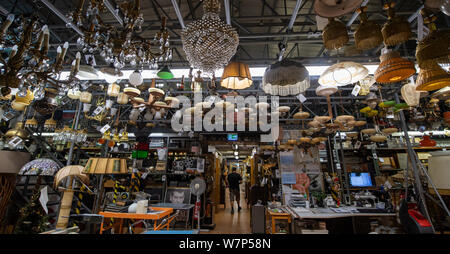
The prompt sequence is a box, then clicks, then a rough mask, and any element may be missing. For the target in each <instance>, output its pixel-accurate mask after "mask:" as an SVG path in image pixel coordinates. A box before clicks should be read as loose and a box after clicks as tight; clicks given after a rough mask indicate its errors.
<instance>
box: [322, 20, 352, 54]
mask: <svg viewBox="0 0 450 254" xmlns="http://www.w3.org/2000/svg"><path fill="white" fill-rule="evenodd" d="M322 38H323V45H324V47H325V48H326V49H328V50H333V49H340V48H341V47H342V46H344V45H345V44H346V43H347V42H348V40H349V38H348V33H347V27H346V26H345V24H344V23H342V22H341V21H338V20H335V19H334V18H329V19H328V25H326V26H325V28H324V29H323V32H322Z"/></svg>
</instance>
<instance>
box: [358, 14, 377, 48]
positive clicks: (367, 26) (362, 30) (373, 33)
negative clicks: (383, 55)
mask: <svg viewBox="0 0 450 254" xmlns="http://www.w3.org/2000/svg"><path fill="white" fill-rule="evenodd" d="M366 10H367V7H366V6H364V7H361V8H359V9H358V10H357V12H358V13H360V14H359V17H360V18H361V23H360V24H359V26H358V28H357V29H356V31H355V44H356V48H357V49H360V50H368V49H372V48H375V47H376V46H378V45H380V44H381V43H382V42H383V35H382V34H381V27H380V26H379V25H378V24H377V23H375V22H373V21H369V20H368V19H367V15H366V13H365V11H366Z"/></svg>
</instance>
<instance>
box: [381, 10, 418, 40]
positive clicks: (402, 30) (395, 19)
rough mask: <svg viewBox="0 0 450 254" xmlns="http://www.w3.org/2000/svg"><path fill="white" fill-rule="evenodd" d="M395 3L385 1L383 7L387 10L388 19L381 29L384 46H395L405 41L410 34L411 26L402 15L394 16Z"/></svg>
mask: <svg viewBox="0 0 450 254" xmlns="http://www.w3.org/2000/svg"><path fill="white" fill-rule="evenodd" d="M394 6H395V3H386V4H385V5H384V9H385V10H387V11H388V21H387V22H386V23H385V24H384V26H383V28H382V29H381V33H382V34H383V41H384V44H385V45H386V46H395V45H398V44H401V43H404V42H406V41H407V40H409V38H410V37H411V36H412V32H411V27H410V24H409V22H408V21H407V20H405V19H404V18H403V17H399V16H395V11H394Z"/></svg>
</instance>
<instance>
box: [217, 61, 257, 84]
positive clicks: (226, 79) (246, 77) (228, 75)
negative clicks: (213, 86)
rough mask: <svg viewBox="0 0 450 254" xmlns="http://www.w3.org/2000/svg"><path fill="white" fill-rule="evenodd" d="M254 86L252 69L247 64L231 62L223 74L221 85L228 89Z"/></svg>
mask: <svg viewBox="0 0 450 254" xmlns="http://www.w3.org/2000/svg"><path fill="white" fill-rule="evenodd" d="M252 84H253V80H252V76H251V74H250V69H249V67H248V65H247V64H245V63H240V62H230V63H229V64H228V65H227V66H225V69H224V70H223V74H222V81H221V82H220V85H221V86H223V87H225V88H227V89H245V88H248V87H250V86H251V85H252Z"/></svg>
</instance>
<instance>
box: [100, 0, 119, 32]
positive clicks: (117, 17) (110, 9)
mask: <svg viewBox="0 0 450 254" xmlns="http://www.w3.org/2000/svg"><path fill="white" fill-rule="evenodd" d="M103 3H104V4H105V6H106V9H108V11H109V12H111V14H112V15H113V16H114V18H115V19H116V20H117V22H119V24H120V25H121V26H123V20H122V18H121V17H120V16H119V13H118V12H117V11H116V9H114V7H113V6H112V4H111V3H110V2H109V0H103Z"/></svg>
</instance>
